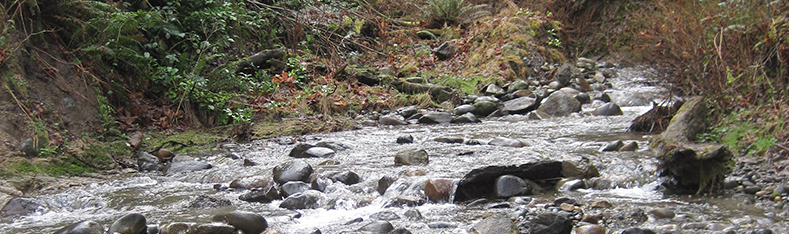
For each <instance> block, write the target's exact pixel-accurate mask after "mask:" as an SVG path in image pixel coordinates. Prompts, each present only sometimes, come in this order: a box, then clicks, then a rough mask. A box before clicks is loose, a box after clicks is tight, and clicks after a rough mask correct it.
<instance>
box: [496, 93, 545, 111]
mask: <svg viewBox="0 0 789 234" xmlns="http://www.w3.org/2000/svg"><path fill="white" fill-rule="evenodd" d="M538 104H539V100H537V99H536V98H533V97H519V98H516V99H512V100H509V101H506V102H504V109H503V110H504V111H506V112H507V113H510V114H526V113H529V112H530V111H533V110H535V109H537V105H538Z"/></svg>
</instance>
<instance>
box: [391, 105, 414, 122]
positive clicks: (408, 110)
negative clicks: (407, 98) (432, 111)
mask: <svg viewBox="0 0 789 234" xmlns="http://www.w3.org/2000/svg"><path fill="white" fill-rule="evenodd" d="M417 112H419V109H417V108H416V106H406V107H402V108H400V109H397V110H396V111H395V113H396V114H398V115H400V116H403V118H406V119H407V118H408V117H411V116H412V115H414V114H416V113H417Z"/></svg>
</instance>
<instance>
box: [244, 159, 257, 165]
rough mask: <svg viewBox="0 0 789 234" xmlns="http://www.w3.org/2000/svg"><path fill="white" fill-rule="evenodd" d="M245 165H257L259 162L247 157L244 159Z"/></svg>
mask: <svg viewBox="0 0 789 234" xmlns="http://www.w3.org/2000/svg"><path fill="white" fill-rule="evenodd" d="M243 165H244V166H245V167H251V166H254V165H257V163H255V162H253V161H252V160H249V159H246V158H245V159H244V164H243Z"/></svg>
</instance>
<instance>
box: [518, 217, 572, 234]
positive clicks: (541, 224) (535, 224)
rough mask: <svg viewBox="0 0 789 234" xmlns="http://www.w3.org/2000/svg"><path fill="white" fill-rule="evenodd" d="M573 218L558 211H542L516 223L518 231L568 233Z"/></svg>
mask: <svg viewBox="0 0 789 234" xmlns="http://www.w3.org/2000/svg"><path fill="white" fill-rule="evenodd" d="M572 230H573V220H572V219H569V218H567V217H565V216H564V215H562V214H558V213H542V214H540V215H537V217H533V218H531V219H528V220H524V221H523V222H521V223H519V224H518V233H540V234H570V233H571V232H572Z"/></svg>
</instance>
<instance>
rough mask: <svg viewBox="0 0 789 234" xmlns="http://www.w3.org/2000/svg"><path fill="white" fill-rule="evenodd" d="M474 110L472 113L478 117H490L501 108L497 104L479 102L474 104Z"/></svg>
mask: <svg viewBox="0 0 789 234" xmlns="http://www.w3.org/2000/svg"><path fill="white" fill-rule="evenodd" d="M473 106H474V110H473V111H471V113H473V114H474V115H476V116H482V117H484V116H488V115H490V114H491V113H493V112H494V111H496V110H498V109H499V106H498V105H497V104H496V103H495V102H490V101H477V102H475V103H474V105H473Z"/></svg>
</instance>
